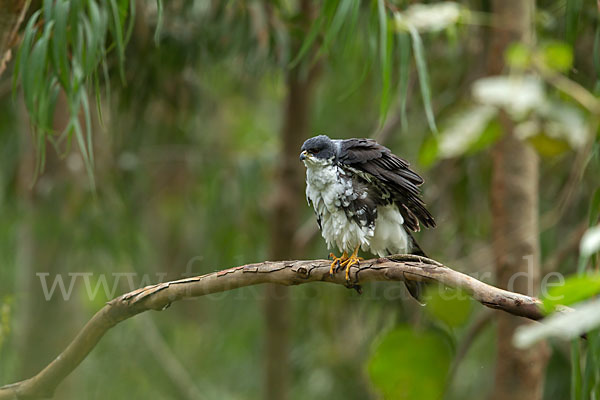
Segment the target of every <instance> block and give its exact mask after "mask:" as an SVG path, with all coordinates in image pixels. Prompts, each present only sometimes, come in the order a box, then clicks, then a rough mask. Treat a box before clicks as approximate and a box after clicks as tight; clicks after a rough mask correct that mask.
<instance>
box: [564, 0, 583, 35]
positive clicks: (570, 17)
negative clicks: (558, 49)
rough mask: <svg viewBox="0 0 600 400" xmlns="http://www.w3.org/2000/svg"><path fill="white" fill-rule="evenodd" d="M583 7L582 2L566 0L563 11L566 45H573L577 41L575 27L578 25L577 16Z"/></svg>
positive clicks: (580, 0)
mask: <svg viewBox="0 0 600 400" xmlns="http://www.w3.org/2000/svg"><path fill="white" fill-rule="evenodd" d="M582 6H583V1H582V0H567V5H566V9H565V24H566V27H565V37H566V40H567V43H569V44H570V45H571V46H574V45H575V39H577V25H578V24H579V15H580V14H581V8H582Z"/></svg>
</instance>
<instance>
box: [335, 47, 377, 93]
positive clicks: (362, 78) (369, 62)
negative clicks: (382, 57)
mask: <svg viewBox="0 0 600 400" xmlns="http://www.w3.org/2000/svg"><path fill="white" fill-rule="evenodd" d="M372 60H373V59H372V58H370V57H369V58H368V59H367V62H365V63H363V67H362V71H361V73H360V76H359V77H358V79H356V80H355V81H354V82H353V84H352V85H351V86H350V87H349V88H348V89H347V90H346V91H345V92H343V93H342V94H340V95H339V96H338V98H337V101H343V100H345V99H347V98H348V97H350V96H351V95H352V94H353V93H354V92H356V91H357V90H358V88H359V87H360V86H361V85H362V84H363V82H364V81H365V79H367V75H368V74H369V71H370V70H371V67H372V66H373V61H372Z"/></svg>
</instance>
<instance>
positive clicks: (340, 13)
mask: <svg viewBox="0 0 600 400" xmlns="http://www.w3.org/2000/svg"><path fill="white" fill-rule="evenodd" d="M359 3H360V1H359V0H340V3H339V4H338V7H337V10H336V12H335V15H334V17H333V20H332V21H331V24H330V25H329V29H327V31H326V32H325V38H324V39H323V47H322V48H321V49H322V50H327V49H328V48H329V45H330V44H331V43H332V41H333V40H334V38H335V37H336V36H337V35H338V33H339V32H340V30H341V28H342V25H343V24H344V21H346V20H347V18H348V14H349V13H350V11H351V10H352V7H353V4H359Z"/></svg>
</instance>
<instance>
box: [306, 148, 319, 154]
mask: <svg viewBox="0 0 600 400" xmlns="http://www.w3.org/2000/svg"><path fill="white" fill-rule="evenodd" d="M308 152H309V153H310V154H317V153H318V151H317V149H309V150H308Z"/></svg>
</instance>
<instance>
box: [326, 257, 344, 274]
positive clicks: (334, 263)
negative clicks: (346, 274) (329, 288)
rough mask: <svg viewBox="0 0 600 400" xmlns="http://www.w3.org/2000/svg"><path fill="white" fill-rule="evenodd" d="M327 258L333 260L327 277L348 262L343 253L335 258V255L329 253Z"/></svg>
mask: <svg viewBox="0 0 600 400" xmlns="http://www.w3.org/2000/svg"><path fill="white" fill-rule="evenodd" d="M329 258H332V259H333V261H332V262H331V266H330V267H329V275H333V274H334V273H335V271H336V269H337V268H338V267H339V266H341V265H343V264H344V263H345V262H346V261H347V260H348V253H346V252H344V254H342V256H341V257H336V256H335V254H333V253H329Z"/></svg>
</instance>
